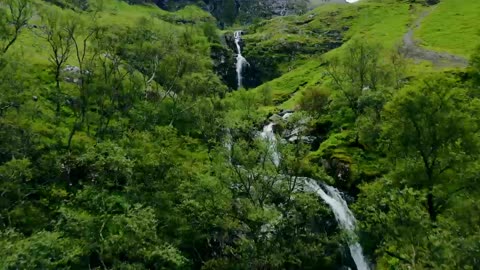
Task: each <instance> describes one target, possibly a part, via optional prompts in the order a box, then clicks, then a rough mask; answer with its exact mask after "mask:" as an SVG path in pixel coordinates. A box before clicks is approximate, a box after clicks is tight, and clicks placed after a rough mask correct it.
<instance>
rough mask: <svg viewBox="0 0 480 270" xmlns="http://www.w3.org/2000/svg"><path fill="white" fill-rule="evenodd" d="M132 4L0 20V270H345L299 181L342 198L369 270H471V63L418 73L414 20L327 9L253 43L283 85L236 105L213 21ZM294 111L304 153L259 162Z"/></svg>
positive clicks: (476, 74) (395, 9)
mask: <svg viewBox="0 0 480 270" xmlns="http://www.w3.org/2000/svg"><path fill="white" fill-rule="evenodd" d="M445 1H447V0H445ZM141 2H142V5H128V4H127V3H125V2H121V1H117V0H104V1H41V0H36V1H29V0H2V1H1V2H0V246H1V247H2V249H0V269H332V270H333V269H339V268H341V267H346V266H348V267H352V268H353V267H354V265H353V262H352V261H351V258H350V256H349V251H348V246H347V245H346V244H347V242H348V241H350V240H349V237H350V236H347V235H345V234H344V233H343V232H342V230H341V228H340V227H339V226H338V225H337V223H336V221H335V218H334V215H333V213H332V211H331V210H330V209H329V207H328V206H327V205H326V204H325V203H323V201H321V199H319V198H318V197H317V196H316V195H314V194H312V193H309V192H304V191H303V190H302V181H301V178H300V177H301V176H307V177H311V178H314V179H316V180H318V181H323V182H326V183H329V184H333V185H335V186H337V187H339V188H341V189H343V190H344V191H346V192H347V193H350V194H351V195H353V196H354V197H355V198H352V200H350V201H349V202H353V201H355V202H354V203H353V205H352V210H353V211H354V212H355V215H356V217H357V219H358V235H359V241H360V243H361V244H362V246H363V247H364V252H365V255H367V257H368V258H369V260H370V262H371V263H372V264H374V265H375V266H376V269H477V268H478V265H479V263H480V262H479V261H478V258H480V251H479V250H480V246H479V243H480V233H479V232H480V227H479V224H480V220H479V216H478V211H479V210H480V209H478V208H479V206H478V205H479V202H480V189H479V184H480V183H478V181H479V180H478V179H479V175H478V167H477V166H479V165H480V164H478V160H479V157H480V138H479V133H478V130H479V128H480V114H479V113H480V99H479V98H480V96H479V95H478V89H480V48H479V49H477V50H476V51H470V50H468V48H469V47H465V50H464V51H465V52H466V51H468V53H469V54H471V55H472V57H471V60H470V64H469V67H468V69H466V70H453V69H452V70H448V69H447V70H440V69H427V70H424V71H422V72H416V69H414V67H416V63H415V62H412V61H409V60H407V59H405V58H404V56H403V55H402V54H401V53H399V52H398V50H396V48H395V47H394V45H395V43H396V42H397V41H398V39H399V38H401V35H402V33H403V32H404V31H406V29H407V27H406V25H405V22H407V21H410V19H411V18H410V15H409V12H410V11H409V5H410V3H408V1H393V0H392V1H374V0H372V1H366V2H365V3H364V4H359V5H352V6H347V5H345V6H337V5H328V6H325V7H320V8H318V9H316V10H315V11H312V12H311V13H309V14H305V15H302V16H291V17H286V18H283V17H282V18H274V19H272V20H268V21H264V22H256V23H255V24H253V25H251V26H250V28H249V30H250V33H247V35H246V37H245V42H246V43H247V44H248V43H256V44H257V45H258V47H257V48H254V47H252V46H251V45H247V46H246V47H245V50H246V55H247V58H248V56H249V54H250V56H252V59H251V60H252V61H253V60H254V61H256V62H258V63H260V64H259V65H258V66H257V68H258V69H259V70H261V71H262V72H264V73H263V75H262V78H261V80H260V81H261V82H263V81H266V80H270V79H272V78H274V77H278V78H276V79H275V80H272V81H269V82H267V83H265V84H262V85H261V86H259V87H258V88H256V89H252V90H249V91H247V90H244V89H241V90H238V91H235V92H231V89H229V88H228V86H227V85H225V83H224V82H223V81H222V79H224V78H221V77H220V76H219V74H218V73H216V71H215V61H217V60H218V59H212V58H211V56H215V54H214V53H213V52H214V50H216V49H219V48H221V49H222V50H225V51H227V52H228V51H229V49H228V48H225V44H223V39H222V38H221V37H220V36H219V35H218V33H219V31H217V30H218V29H217V28H216V26H215V24H216V21H215V19H214V18H213V17H212V16H211V15H210V14H208V13H207V12H205V11H203V10H201V9H200V8H198V7H195V6H187V7H185V8H184V9H181V10H178V11H175V12H169V11H164V10H161V9H158V8H157V7H154V6H149V5H145V4H144V3H143V1H141ZM227 2H228V1H224V4H225V5H227V6H228V3H227ZM232 2H234V1H232ZM292 3H293V4H298V5H300V6H302V5H301V4H302V1H293V2H292ZM231 4H232V3H230V5H231ZM413 5H414V6H413V7H414V8H415V9H419V10H421V9H422V8H424V7H423V6H420V5H416V4H413ZM296 8H297V7H296ZM221 10H222V11H223V12H225V13H224V14H223V15H224V16H225V18H226V19H230V20H231V21H230V23H235V22H238V20H240V21H241V20H245V21H254V18H258V16H257V15H252V14H247V15H249V16H253V17H248V18H247V17H245V18H243V19H242V18H240V19H238V18H237V20H235V19H234V17H233V15H232V14H230V13H229V12H231V10H228V9H221ZM256 11H258V12H260V11H261V10H256ZM412 13H413V11H412ZM245 16H246V15H245ZM327 19H328V20H332V22H331V23H329V22H328V21H327ZM336 19H338V21H335V20H336ZM360 28H361V29H360ZM391 28H393V29H391ZM372 36H374V37H375V38H371V39H369V40H368V41H367V40H366V38H369V37H372ZM332 42H333V43H335V44H332ZM317 43H318V44H317ZM478 43H480V42H478ZM249 46H250V47H249ZM469 46H470V45H469ZM337 47H338V49H336V48H337ZM446 49H448V48H446ZM327 51H329V52H328V53H327V54H324V53H325V52H327ZM272 54H273V55H272ZM253 57H255V58H256V59H253ZM269 57H270V58H269ZM249 60H250V59H249ZM262 61H264V62H262ZM252 63H253V62H252ZM269 68H271V69H269ZM270 72H276V73H277V74H274V75H273V74H270ZM280 75H281V76H280ZM295 92H298V94H297V95H296V96H295V97H294V98H292V99H290V100H288V101H287V99H289V98H290V97H292V96H293V95H292V94H293V93H295ZM284 101H287V102H286V103H284V104H281V103H282V102H284ZM293 107H295V109H297V112H296V113H295V115H294V116H292V117H290V118H289V119H288V120H279V118H281V117H279V116H277V117H276V118H275V117H274V118H272V119H276V120H274V121H278V123H277V125H276V127H275V130H276V132H277V133H278V134H281V133H282V132H283V131H289V130H290V131H291V130H297V131H298V132H299V133H301V134H297V135H298V136H299V137H302V136H303V135H306V136H307V135H309V136H310V137H314V138H315V140H313V141H314V143H311V142H310V143H309V142H308V141H307V140H305V141H304V140H298V141H297V142H296V143H285V142H284V141H286V140H282V139H281V138H280V136H279V138H278V141H279V142H280V143H279V144H278V145H277V147H276V148H277V149H273V148H272V146H271V145H270V144H269V143H268V142H266V141H265V140H262V139H261V138H259V136H258V135H257V130H258V129H259V128H260V127H261V125H262V124H263V123H265V119H266V118H267V116H269V115H268V114H272V112H274V111H278V109H279V108H293ZM298 127H301V128H298ZM307 137H308V136H307ZM273 151H278V154H279V155H280V156H281V160H280V164H279V165H276V164H275V163H276V161H275V160H274V158H273V157H274V155H273V154H274V153H273Z"/></svg>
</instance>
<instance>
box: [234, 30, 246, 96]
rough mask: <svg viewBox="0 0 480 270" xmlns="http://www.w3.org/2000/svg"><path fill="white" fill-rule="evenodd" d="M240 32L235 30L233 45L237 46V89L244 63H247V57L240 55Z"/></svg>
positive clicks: (240, 81)
mask: <svg viewBox="0 0 480 270" xmlns="http://www.w3.org/2000/svg"><path fill="white" fill-rule="evenodd" d="M242 33H243V31H242V30H240V31H235V33H234V38H235V46H237V86H238V88H237V89H240V88H242V70H243V67H244V66H245V65H248V62H247V59H245V57H243V55H242V47H241V46H240V42H241V41H242Z"/></svg>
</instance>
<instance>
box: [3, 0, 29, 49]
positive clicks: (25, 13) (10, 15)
mask: <svg viewBox="0 0 480 270" xmlns="http://www.w3.org/2000/svg"><path fill="white" fill-rule="evenodd" d="M31 17H32V6H31V2H30V1H29V0H5V8H4V7H2V6H0V44H1V47H0V51H1V53H2V54H4V53H6V52H7V51H8V49H9V48H10V47H11V46H12V45H13V44H14V43H15V41H17V39H18V37H19V35H20V33H21V32H22V30H23V29H24V28H25V27H27V25H28V21H29V20H30V18H31Z"/></svg>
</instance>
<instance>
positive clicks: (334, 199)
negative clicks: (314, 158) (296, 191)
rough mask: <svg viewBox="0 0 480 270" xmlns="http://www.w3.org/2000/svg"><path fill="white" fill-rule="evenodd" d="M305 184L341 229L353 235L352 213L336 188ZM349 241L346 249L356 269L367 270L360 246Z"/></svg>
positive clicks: (309, 182) (308, 182) (325, 185)
mask: <svg viewBox="0 0 480 270" xmlns="http://www.w3.org/2000/svg"><path fill="white" fill-rule="evenodd" d="M305 184H306V186H307V187H309V188H310V189H311V190H312V191H313V192H315V193H316V194H317V195H318V196H320V197H321V198H322V199H323V200H324V201H325V203H326V204H328V205H329V206H330V208H331V209H332V211H333V214H334V215H335V219H336V220H337V222H338V223H339V224H340V227H341V228H342V229H344V230H346V231H347V232H348V233H349V234H353V233H355V223H356V220H355V216H354V215H353V213H352V211H350V209H349V208H348V205H347V202H346V201H345V200H344V199H343V198H342V195H341V194H340V192H339V191H338V190H337V189H336V188H334V187H331V186H329V185H327V184H321V185H319V184H318V183H317V182H316V181H315V180H313V179H308V178H305ZM322 187H323V189H322ZM324 189H325V191H326V192H325V191H324ZM349 241H350V243H349V244H348V247H349V249H350V255H351V256H352V258H353V261H354V262H355V265H356V266H357V269H358V270H369V267H368V264H367V261H366V259H365V257H364V256H363V251H362V246H360V244H359V243H358V242H357V241H356V240H355V241H354V240H352V239H350V240H349Z"/></svg>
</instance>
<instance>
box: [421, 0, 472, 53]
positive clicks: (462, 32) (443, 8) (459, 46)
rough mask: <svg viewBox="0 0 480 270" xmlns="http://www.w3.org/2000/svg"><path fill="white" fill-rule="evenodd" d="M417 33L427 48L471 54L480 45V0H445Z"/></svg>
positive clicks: (425, 20) (424, 21)
mask: <svg viewBox="0 0 480 270" xmlns="http://www.w3.org/2000/svg"><path fill="white" fill-rule="evenodd" d="M415 36H416V38H418V39H419V40H421V41H422V45H423V46H424V47H426V48H429V49H432V50H436V51H444V52H449V53H453V54H458V55H462V56H465V57H469V56H470V54H471V53H472V52H473V51H474V49H475V48H476V47H477V46H478V45H480V1H478V0H442V1H441V2H440V4H438V6H437V7H436V8H435V9H434V10H433V11H432V13H431V14H430V15H429V16H427V17H426V18H425V19H424V20H423V22H422V24H421V26H420V28H419V29H418V30H417V31H416V32H415Z"/></svg>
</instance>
